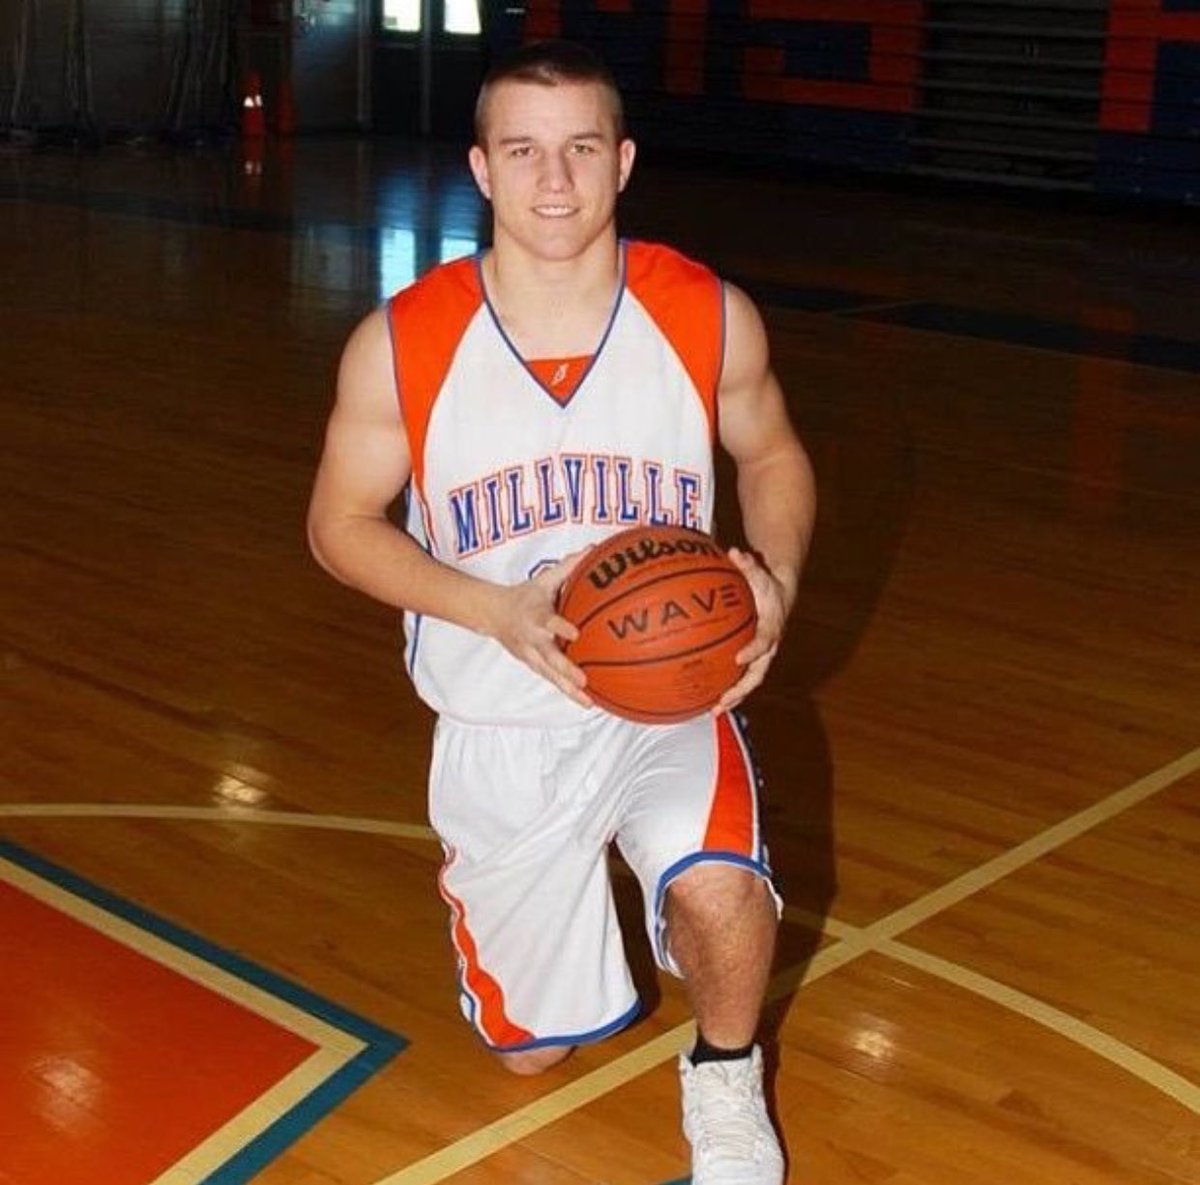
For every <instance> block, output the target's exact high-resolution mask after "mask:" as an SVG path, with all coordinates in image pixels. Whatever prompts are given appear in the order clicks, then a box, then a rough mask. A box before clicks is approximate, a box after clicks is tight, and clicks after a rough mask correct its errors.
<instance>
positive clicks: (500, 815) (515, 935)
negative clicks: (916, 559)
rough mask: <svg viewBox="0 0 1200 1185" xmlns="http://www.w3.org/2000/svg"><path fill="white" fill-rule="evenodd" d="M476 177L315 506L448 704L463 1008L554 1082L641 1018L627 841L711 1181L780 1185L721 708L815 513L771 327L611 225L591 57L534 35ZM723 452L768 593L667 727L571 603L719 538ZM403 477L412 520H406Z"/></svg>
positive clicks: (689, 1117)
mask: <svg viewBox="0 0 1200 1185" xmlns="http://www.w3.org/2000/svg"><path fill="white" fill-rule="evenodd" d="M476 124H477V126H476V143H475V146H474V147H473V148H472V149H471V151H470V165H471V170H472V172H473V174H474V176H475V180H476V182H477V183H478V185H479V188H480V190H481V191H482V192H483V194H484V196H485V197H486V198H487V199H488V200H489V201H490V202H491V205H492V211H493V245H492V247H491V249H490V250H489V251H487V252H485V253H484V254H483V255H482V256H481V257H479V258H478V259H473V260H462V261H459V262H456V263H451V264H448V265H445V266H443V267H440V268H437V269H435V270H434V271H433V272H431V273H429V275H427V276H426V277H424V278H423V279H422V280H421V281H419V282H418V283H416V284H415V285H413V286H412V287H410V288H408V289H405V290H404V291H402V292H400V293H398V294H397V295H396V296H395V297H393V298H392V299H391V300H390V301H389V302H388V303H387V305H385V306H384V307H383V308H380V309H378V310H377V311H375V312H373V313H372V314H370V315H369V316H368V317H367V318H366V319H365V320H364V321H363V322H362V323H361V324H360V325H359V327H358V328H357V329H356V330H355V332H354V333H353V335H352V336H351V338H350V340H349V342H348V343H347V346H346V349H345V353H344V355H343V358H342V364H341V368H340V372H339V377H338V396H337V403H336V406H335V408H334V411H333V414H332V416H331V418H330V421H329V427H328V433H327V438H326V444H325V452H324V456H323V458H322V460H321V465H320V470H319V472H318V475H317V479H316V486H315V489H314V492H313V497H312V506H311V511H310V518H309V536H310V539H311V543H312V548H313V551H314V553H315V555H316V557H317V559H318V560H319V561H320V563H321V564H322V565H323V566H324V567H326V568H327V569H328V570H329V571H330V572H331V573H333V575H334V576H336V577H338V578H339V579H340V580H342V581H344V582H346V583H347V584H350V585H353V586H355V587H357V588H359V589H361V590H362V591H364V592H366V593H368V594H370V595H371V596H373V597H376V598H378V599H379V600H381V601H384V602H386V603H387V604H389V605H393V606H395V607H397V608H400V609H403V610H404V611H405V623H406V629H407V635H408V640H409V646H408V653H407V664H408V669H409V672H410V674H411V676H412V679H413V681H414V684H415V686H416V688H417V690H418V692H419V693H420V694H421V696H422V697H423V698H424V699H425V700H426V701H427V702H428V703H429V704H430V705H431V706H432V707H433V708H434V709H435V710H436V711H437V712H438V713H439V720H438V726H437V729H436V733H435V739H434V754H433V763H432V770H431V775H430V815H431V821H432V823H433V825H434V827H435V828H436V830H437V832H438V834H439V836H440V837H441V839H442V842H443V845H444V847H445V851H446V862H445V865H444V867H443V870H442V875H441V878H440V889H441V892H442V895H443V897H444V898H445V899H446V901H447V903H448V905H449V907H450V911H451V919H452V926H451V933H452V939H453V942H454V946H455V948H456V952H457V956H458V964H459V972H460V989H461V996H462V1005H463V1010H464V1012H465V1013H466V1015H467V1016H468V1018H469V1019H470V1020H471V1021H472V1023H473V1024H474V1025H475V1026H476V1028H477V1030H478V1031H479V1033H480V1035H481V1036H482V1038H483V1039H484V1041H485V1042H486V1043H487V1045H488V1046H489V1047H490V1048H491V1049H492V1051H493V1052H495V1053H496V1055H497V1056H498V1057H499V1059H500V1060H501V1062H502V1063H503V1064H504V1065H505V1066H506V1067H507V1068H508V1069H510V1070H512V1071H514V1072H516V1073H519V1074H532V1073H538V1072H540V1071H542V1070H545V1069H547V1068H548V1067H550V1066H552V1065H554V1064H555V1063H557V1062H559V1061H561V1060H562V1059H563V1058H565V1057H566V1056H567V1055H568V1054H569V1053H570V1051H571V1049H572V1048H573V1047H574V1046H575V1045H577V1044H579V1043H580V1042H584V1041H592V1040H598V1039H599V1038H602V1037H604V1036H606V1035H608V1034H609V1033H611V1032H614V1031H616V1030H617V1029H619V1028H620V1027H622V1026H623V1025H625V1024H627V1023H628V1022H629V1021H630V1020H632V1018H633V1017H634V1015H635V1014H636V1011H637V1001H636V998H635V994H634V989H633V985H632V982H631V979H630V976H629V972H628V968H627V966H626V963H625V959H624V953H623V949H622V946H621V938H620V934H619V931H618V929H617V926H616V922H615V917H614V910H613V906H612V898H611V894H610V889H609V883H608V873H607V862H606V861H607V851H608V847H609V844H610V843H611V842H612V841H614V840H615V841H616V843H617V845H618V847H619V849H620V850H621V852H622V855H623V856H624V858H625V859H626V861H627V862H628V863H629V864H630V866H631V867H632V869H633V871H634V872H635V874H636V875H637V876H638V879H639V880H640V882H641V885H642V890H643V893H644V895H645V899H646V916H647V928H648V931H649V933H650V937H651V941H652V943H653V945H654V950H655V955H656V958H657V959H658V961H659V963H660V965H661V966H663V967H664V968H665V969H667V970H669V971H671V972H672V973H674V974H676V975H681V976H682V977H683V979H684V981H685V983H686V986H687V990H688V993H689V998H690V1000H691V1002H692V1005H693V1007H694V1010H695V1015H696V1021H697V1027H698V1031H699V1036H698V1040H697V1044H696V1047H695V1049H694V1050H693V1051H692V1053H691V1054H690V1055H689V1056H685V1057H683V1058H681V1059H680V1073H681V1077H682V1085H683V1095H684V1128H685V1131H686V1133H687V1135H688V1138H689V1140H690V1141H691V1144H692V1149H693V1181H694V1182H695V1185H725V1183H735V1182H736V1183H743V1185H778V1183H779V1182H781V1181H782V1180H783V1158H782V1154H781V1152H780V1149H779V1144H778V1141H777V1139H776V1136H775V1133H774V1131H773V1129H772V1127H771V1124H770V1121H769V1119H768V1118H767V1115H766V1111H765V1109H764V1107H763V1101H762V1069H761V1056H760V1053H759V1050H758V1048H757V1046H755V1045H754V1036H755V1030H756V1028H757V1024H758V1019H759V1012H760V1009H761V1005H762V998H763V993H764V989H765V985H766V982H767V975H768V970H769V967H770V962H771V955H772V949H773V943H774V935H775V927H776V924H777V918H778V905H777V898H776V897H775V895H774V892H773V890H772V888H771V886H770V880H769V876H770V873H769V870H768V868H767V866H766V862H765V851H764V849H763V847H762V844H761V839H760V836H759V832H758V818H757V804H756V801H755V797H756V796H755V779H754V774H753V769H752V766H751V764H750V759H749V756H748V750H747V749H746V747H745V742H744V740H743V739H742V736H741V731H740V728H739V726H738V724H737V723H736V721H735V719H734V717H733V716H731V715H730V714H729V709H732V708H733V707H735V706H736V705H737V704H739V703H740V702H741V701H742V700H743V699H744V698H745V696H746V695H748V694H749V693H750V692H751V691H752V690H753V689H754V688H755V687H756V686H757V685H758V684H759V683H760V682H761V681H762V678H763V676H764V674H765V673H766V670H767V667H768V665H769V664H770V662H771V659H772V657H773V656H774V654H775V650H776V647H777V646H778V643H779V639H780V634H781V632H782V629H783V626H784V622H785V620H786V618H787V616H788V612H789V610H790V608H791V606H792V602H793V600H794V598H795V595H796V585H797V581H798V579H799V573H800V567H801V563H802V560H803V556H804V551H805V548H806V546H807V542H808V536H809V532H810V529H811V524H812V516H813V500H814V498H813V487H812V478H811V472H810V469H809V466H808V462H807V460H806V458H805V454H804V451H803V449H802V448H801V445H800V443H799V441H798V440H797V438H796V436H795V434H794V433H793V431H792V429H791V426H790V424H789V422H788V417H787V413H786V411H785V408H784V401H783V397H782V394H781V392H780V389H779V386H778V383H777V382H776V380H775V378H774V376H773V375H772V373H771V370H770V368H769V365H768V358H767V345H766V338H765V334H764V331H763V327H762V323H761V321H760V319H759V316H758V314H757V312H756V311H755V309H754V307H753V305H752V304H751V303H750V301H749V300H748V299H747V297H746V296H745V295H744V294H743V293H741V292H739V291H738V290H737V289H735V288H732V287H730V286H728V285H722V284H721V283H720V281H719V280H718V279H717V278H716V277H715V276H713V275H712V273H710V272H709V271H707V269H705V268H703V267H701V266H700V265H698V264H696V263H693V262H691V261H689V260H687V259H685V258H683V257H682V256H680V255H678V254H676V253H675V252H673V251H671V250H669V249H667V248H664V247H658V246H654V245H650V244H644V243H623V242H621V241H620V240H618V238H617V234H616V229H615V223H614V210H615V206H616V200H617V195H618V193H619V192H620V191H621V190H622V189H623V188H624V187H625V185H626V183H627V182H628V180H629V175H630V171H631V169H632V167H633V160H634V151H635V150H634V145H633V143H632V141H630V140H629V139H627V138H626V136H625V133H624V127H623V119H622V112H621V100H620V96H619V95H618V93H617V90H616V87H615V85H614V84H613V81H612V78H611V76H610V75H609V74H608V72H607V71H606V70H605V69H604V67H603V66H602V65H601V64H600V63H599V61H598V60H597V59H596V58H594V57H593V56H592V55H591V53H590V52H589V51H587V50H585V49H583V48H581V47H579V46H575V45H572V44H569V43H565V42H548V43H542V44H539V45H534V46H529V47H526V48H525V49H523V50H521V51H519V52H518V53H517V54H516V55H515V56H514V57H513V58H512V59H510V60H509V61H508V62H506V63H504V64H503V65H501V66H500V67H498V68H497V69H495V70H493V71H492V73H491V74H490V75H489V76H488V78H487V80H486V81H485V83H484V86H483V89H482V91H481V93H480V97H479V104H478V108H477V117H476ZM714 438H717V439H719V440H720V443H721V444H722V446H723V447H724V448H725V449H727V450H728V452H729V453H730V454H731V456H732V457H733V459H734V461H735V463H736V466H737V475H738V476H737V480H738V496H739V500H740V504H741V509H742V515H743V520H744V529H745V533H746V538H747V540H748V541H749V544H750V548H751V549H753V550H752V551H750V550H746V551H741V550H733V551H732V552H731V554H732V556H733V557H734V559H735V561H736V563H737V564H738V566H739V567H740V568H741V570H742V571H743V572H744V573H745V575H746V577H747V579H748V580H749V581H750V584H751V587H752V588H753V590H754V595H755V600H756V602H757V607H758V613H759V628H758V633H757V636H756V637H755V639H754V640H753V641H752V642H751V643H750V645H748V646H747V648H746V650H745V651H744V653H743V655H742V656H741V657H742V659H743V661H744V662H745V664H746V670H745V674H744V677H743V678H742V679H741V681H740V682H739V683H738V684H737V685H736V686H735V687H734V688H732V689H731V690H730V692H729V693H728V694H727V695H726V696H725V698H724V699H723V701H722V702H721V704H720V705H719V706H718V709H717V710H716V711H715V712H714V713H713V714H711V715H706V716H703V717H701V718H698V719H694V720H690V721H686V722H684V723H683V724H678V725H669V726H647V725H641V724H635V723H631V722H628V721H625V720H619V719H617V718H616V717H614V716H610V715H608V714H607V713H604V712H602V711H601V710H599V709H598V708H596V707H594V706H593V705H592V704H591V701H590V700H589V699H588V696H587V687H586V681H585V678H584V676H583V673H582V672H581V671H580V670H579V669H578V668H577V667H575V666H574V665H573V664H572V663H571V662H570V661H568V659H567V658H566V657H565V656H564V654H563V652H562V650H561V649H560V647H559V645H558V641H559V639H569V638H571V637H573V636H574V634H575V631H574V627H573V626H571V625H570V624H569V623H568V622H567V621H565V620H564V619H562V618H561V617H559V616H558V615H557V614H556V612H555V593H556V591H557V589H558V587H559V586H560V584H561V583H562V581H563V579H564V578H565V576H566V574H567V573H568V572H569V571H570V569H571V566H572V564H573V562H574V561H575V559H576V558H577V556H578V553H579V552H580V551H581V550H582V549H583V548H585V547H587V546H588V545H590V544H591V543H594V542H596V541H598V540H599V539H602V538H604V537H605V536H606V535H609V534H612V533H614V532H615V531H617V530H620V529H622V528H623V527H625V526H628V525H629V524H630V523H632V522H636V521H639V520H640V521H655V522H663V523H671V524H681V525H689V526H696V527H699V528H701V529H705V530H709V529H711V525H712V513H713V457H712V445H713V440H714ZM406 487H408V489H409V504H408V520H407V530H405V531H401V530H398V529H396V528H395V527H393V525H392V524H391V523H390V521H389V520H388V517H387V511H388V508H389V506H390V505H391V504H392V503H393V501H394V500H395V499H396V498H397V496H398V495H399V494H400V493H401V492H402V491H403V490H404V489H405V488H406Z"/></svg>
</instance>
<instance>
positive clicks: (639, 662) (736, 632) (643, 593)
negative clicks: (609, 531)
mask: <svg viewBox="0 0 1200 1185" xmlns="http://www.w3.org/2000/svg"><path fill="white" fill-rule="evenodd" d="M558 611H559V613H561V614H562V616H563V617H565V618H566V619H567V620H568V621H570V622H571V623H572V624H573V625H574V626H575V627H576V628H577V629H578V630H579V637H578V638H577V639H576V640H575V641H574V642H568V643H566V644H565V645H564V647H563V649H564V651H565V652H566V654H567V656H568V657H569V658H570V659H571V661H572V662H574V663H575V664H576V666H578V667H580V668H582V670H583V671H584V672H585V673H586V674H587V678H588V682H587V687H586V688H585V689H584V690H585V691H586V692H587V694H588V695H590V696H591V697H592V699H593V700H595V702H596V703H597V704H599V705H600V706H601V707H603V708H606V709H607V710H608V711H610V712H612V713H614V714H615V715H617V716H624V717H626V718H627V719H629V720H641V721H644V722H646V723H650V724H667V723H671V722H672V721H676V720H686V719H688V718H689V717H691V716H697V715H699V714H700V713H701V712H704V711H706V710H707V709H709V708H711V707H712V706H713V705H714V704H715V703H716V702H717V700H719V699H720V698H721V696H722V695H723V694H724V693H725V691H726V690H728V688H730V687H732V686H733V684H734V683H736V682H737V680H738V678H739V677H740V676H741V673H742V667H741V666H739V665H738V663H737V662H736V661H735V656H736V655H737V653H738V651H740V650H741V649H742V648H743V647H744V646H745V645H746V643H747V642H749V641H750V639H751V638H753V637H754V631H755V627H756V625H757V621H758V615H757V613H756V612H755V608H754V594H753V593H752V592H751V590H750V586H749V584H747V583H746V578H745V577H744V576H743V575H742V574H741V572H739V571H738V570H737V568H736V567H735V566H734V564H733V561H732V560H730V559H729V557H728V556H727V555H726V554H725V552H724V551H723V550H722V549H721V547H720V546H719V545H718V544H717V543H716V542H714V540H713V539H712V538H711V537H710V536H708V535H705V534H703V533H702V532H700V531H693V530H690V529H689V528H687V527H633V528H631V529H630V530H628V531H622V532H620V533H619V534H617V535H613V536H612V537H611V538H609V539H605V540H603V541H602V542H600V543H598V544H596V545H595V546H594V547H592V548H591V550H590V551H588V552H587V554H586V555H585V556H584V557H583V558H582V559H581V560H580V561H579V563H578V564H577V565H576V567H575V570H574V571H573V572H572V573H571V575H570V577H569V578H568V580H567V581H566V583H565V584H564V585H563V587H562V589H561V591H560V593H559V602H558Z"/></svg>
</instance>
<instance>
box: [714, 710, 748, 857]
mask: <svg viewBox="0 0 1200 1185" xmlns="http://www.w3.org/2000/svg"><path fill="white" fill-rule="evenodd" d="M716 729H717V785H716V792H715V793H714V795H713V802H712V808H711V809H710V811H709V815H708V830H707V831H706V832H705V834H704V850H705V851H706V852H709V851H721V852H736V853H737V854H738V855H741V856H748V857H750V858H751V859H753V858H755V856H756V851H755V848H756V835H755V831H756V828H755V819H754V784H753V781H752V778H751V775H750V770H749V767H748V763H747V759H746V754H745V751H744V750H743V748H742V744H741V741H740V740H739V739H738V736H737V733H736V732H735V731H734V726H733V722H732V721H731V720H730V719H729V716H728V715H721V716H718V717H717V720H716Z"/></svg>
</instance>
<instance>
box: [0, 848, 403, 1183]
mask: <svg viewBox="0 0 1200 1185" xmlns="http://www.w3.org/2000/svg"><path fill="white" fill-rule="evenodd" d="M0 857H3V858H4V859H6V860H9V861H11V862H12V863H13V864H16V865H19V866H20V867H21V868H24V869H25V870H26V871H27V872H31V873H33V874H34V875H35V876H38V877H41V878H42V879H43V880H46V881H49V882H50V883H51V884H54V885H57V886H58V887H59V888H61V889H64V890H66V891H67V892H68V893H71V894H72V895H74V896H76V897H79V898H81V899H83V900H84V901H87V902H90V903H91V904H92V905H95V906H97V907H98V908H100V909H103V910H105V911H106V912H107V913H111V914H113V915H114V916H115V917H119V918H121V919H122V920H124V921H126V922H129V923H131V924H132V925H135V926H137V927H138V928H139V929H142V930H145V931H146V932H148V933H150V934H153V935H154V936H155V937H157V938H161V939H162V940H163V941H165V942H169V943H171V944H172V945H173V946H177V947H179V949H181V950H184V951H187V952H188V953H189V954H192V955H195V956H196V957H197V958H200V959H203V960H204V961H205V962H207V963H211V964H212V965H213V966H215V967H219V968H221V970H222V971H226V972H228V973H229V974H230V975H234V976H236V977H237V978H238V979H241V980H243V981H245V982H246V983H249V984H252V985H253V986H254V987H256V988H260V989H261V990H262V991H265V992H269V993H270V994H271V995H273V996H275V997H277V998H278V999H280V1000H284V1001H286V1002H287V1003H288V1004H291V1005H292V1006H293V1007H295V1008H297V1009H299V1010H300V1011H301V1012H305V1013H307V1014H308V1015H309V1016H313V1017H316V1018H318V1019H319V1020H322V1021H324V1022H325V1023H327V1024H329V1025H332V1026H333V1027H334V1028H338V1029H341V1030H342V1032H344V1033H348V1034H350V1035H351V1036H353V1037H357V1038H358V1039H359V1040H360V1041H362V1042H363V1043H364V1044H365V1046H366V1048H365V1049H363V1050H362V1052H360V1053H359V1054H358V1055H357V1056H356V1057H354V1058H353V1059H351V1060H350V1061H349V1062H347V1063H346V1064H345V1065H344V1066H342V1067H341V1069H339V1070H337V1071H336V1072H335V1073H334V1074H332V1075H331V1076H330V1077H329V1078H327V1079H326V1080H325V1081H324V1082H323V1083H322V1084H321V1085H320V1086H319V1087H317V1089H316V1090H314V1091H312V1092H311V1093H310V1094H308V1095H307V1096H305V1098H303V1099H301V1100H300V1102H299V1103H297V1104H296V1105H295V1106H294V1107H292V1109H291V1110H290V1111H288V1112H287V1113H286V1114H284V1115H281V1116H280V1117H279V1119H277V1120H276V1121H275V1122H274V1123H273V1124H271V1125H270V1126H269V1127H267V1128H266V1129H265V1130H264V1131H262V1132H260V1133H259V1135H257V1136H256V1137H255V1138H254V1139H253V1140H251V1141H250V1143H248V1144H247V1145H246V1146H245V1147H244V1148H242V1149H241V1150H240V1151H239V1152H237V1153H236V1154H235V1155H234V1156H233V1157H232V1158H230V1159H229V1160H227V1161H226V1162H225V1163H224V1164H223V1165H221V1166H220V1168H218V1169H216V1170H215V1171H214V1172H212V1173H210V1174H209V1175H208V1176H207V1177H205V1178H204V1180H203V1181H201V1182H199V1183H198V1185H245V1182H247V1181H249V1180H250V1179H251V1178H252V1177H253V1176H254V1175H255V1174H256V1173H259V1172H261V1171H262V1170H263V1169H264V1168H266V1166H267V1165H268V1164H270V1163H271V1161H273V1160H274V1159H275V1158H276V1157H277V1156H279V1154H280V1153H281V1152H283V1151H284V1149H285V1148H287V1147H288V1146H289V1145H291V1144H294V1143H295V1142H296V1140H298V1139H299V1138H300V1137H301V1136H302V1135H304V1133H305V1132H307V1131H308V1130H309V1129H310V1128H312V1127H313V1126H314V1125H315V1124H316V1123H317V1122H318V1120H320V1119H322V1118H323V1117H324V1116H326V1115H328V1114H329V1113H330V1112H331V1111H332V1110H334V1108H336V1107H337V1106H338V1105H339V1104H340V1103H341V1102H343V1101H344V1100H345V1099H346V1098H347V1097H349V1095H351V1094H352V1093H353V1092H354V1091H355V1090H357V1089H358V1088H359V1087H360V1086H361V1085H362V1084H363V1083H364V1082H366V1081H367V1080H368V1079H369V1078H371V1077H372V1076H373V1075H375V1074H376V1073H378V1071H379V1070H381V1069H382V1068H383V1067H384V1066H385V1065H387V1063H388V1062H390V1061H391V1060H392V1059H393V1058H394V1057H395V1056H396V1055H397V1054H398V1053H400V1052H401V1050H403V1049H404V1048H405V1047H406V1046H407V1045H408V1041H407V1040H406V1039H405V1038H404V1037H402V1036H400V1035H399V1034H397V1033H392V1032H390V1031H388V1030H387V1029H384V1028H381V1027H380V1026H379V1025H376V1024H374V1023H372V1022H371V1021H369V1020H366V1019H364V1018H363V1017H361V1016H357V1015H356V1014H354V1013H353V1012H349V1011H347V1010H346V1009H345V1008H343V1007H341V1006H340V1005H338V1004H335V1003H333V1002H332V1001H330V1000H326V999H325V998H323V997H322V996H318V995H316V994H315V993H314V992H311V991H309V990H308V989H307V988H304V987H301V986H300V985H299V984H296V983H293V982H291V981H290V980H287V979H284V978H283V977H282V976H279V975H276V974H275V973H274V972H273V971H268V970H266V969H265V968H263V967H260V966H258V965H257V964H256V963H251V962H250V961H249V960H248V959H245V958H243V957H242V956H241V955H236V954H234V953H233V952H231V951H227V950H224V949H223V948H222V947H219V946H216V945H215V944H214V943H212V942H209V941H208V939H206V938H202V937H200V936H199V935H198V934H193V933H192V932H191V931H189V930H185V929H183V928H182V927H181V926H177V925H175V924H174V923H173V922H168V921H167V920H166V919H165V918H161V917H158V916H157V915H156V914H152V913H150V912H149V911H148V910H146V909H143V908H142V907H141V906H140V905H134V904H133V903H132V902H130V901H126V900H124V899H123V898H121V897H118V896H116V895H115V894H113V893H110V892H109V891H108V890H107V889H102V888H101V887H100V886H99V885H95V884H93V883H92V882H91V881H88V880H84V878H83V877H81V876H78V875H76V874H75V873H73V872H69V871H68V870H67V869H65V868H61V867H59V866H58V865H57V864H52V863H51V862H50V861H49V860H46V859H44V858H43V857H41V856H38V855H35V854H34V853H33V852H30V851H27V850H26V849H24V848H21V847H18V846H17V845H16V844H14V843H10V842H9V841H7V840H3V839H0Z"/></svg>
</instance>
